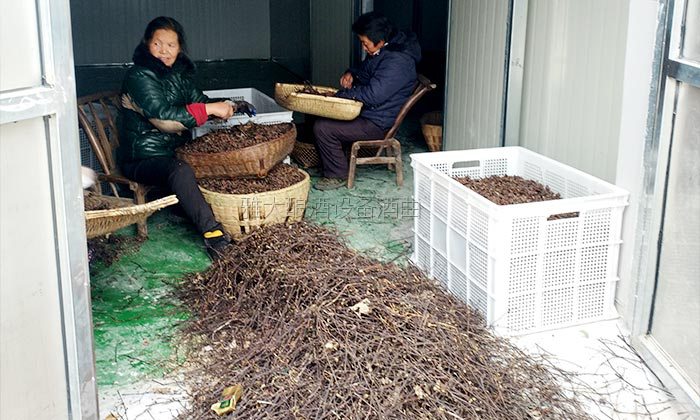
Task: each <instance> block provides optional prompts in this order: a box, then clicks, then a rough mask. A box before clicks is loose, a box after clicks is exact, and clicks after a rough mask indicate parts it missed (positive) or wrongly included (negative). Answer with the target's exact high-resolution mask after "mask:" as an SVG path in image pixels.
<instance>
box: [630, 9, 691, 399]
mask: <svg viewBox="0 0 700 420" xmlns="http://www.w3.org/2000/svg"><path fill="white" fill-rule="evenodd" d="M661 3H662V6H666V8H665V9H663V10H665V11H666V14H667V17H666V20H665V22H664V21H663V20H662V21H661V24H662V25H665V29H666V31H665V36H662V37H661V38H662V41H663V46H664V51H663V58H662V68H663V70H662V74H661V81H660V89H659V98H660V102H659V104H660V105H659V108H658V109H657V112H658V115H657V122H656V127H655V130H656V132H655V134H654V136H655V140H656V141H658V153H655V152H656V151H654V150H650V151H648V152H647V155H646V156H645V160H646V162H645V167H648V168H650V169H649V170H648V172H647V179H648V180H649V183H648V184H647V185H646V186H645V187H646V188H647V190H648V191H652V193H649V194H648V198H647V202H646V203H645V206H646V207H647V208H650V209H651V222H650V223H649V224H648V225H645V223H646V222H645V221H644V220H642V221H640V222H639V223H640V228H639V229H638V230H639V231H643V233H644V234H645V236H647V235H648V239H647V241H646V255H644V258H645V259H644V260H645V261H648V263H647V268H646V270H645V273H646V275H643V276H642V278H640V280H639V287H638V291H639V292H638V303H637V305H636V310H635V314H634V318H635V319H634V325H633V343H634V345H635V347H636V348H637V349H638V350H639V352H640V353H641V354H642V356H643V357H644V359H645V360H646V361H647V363H648V364H649V365H650V366H651V367H652V369H653V370H654V372H655V373H656V374H657V375H659V377H660V378H661V379H662V381H663V382H664V384H665V385H666V386H667V387H668V388H669V389H670V390H671V391H673V392H674V395H675V396H676V397H677V398H679V399H680V400H681V401H683V402H685V403H686V404H688V405H690V406H695V409H696V410H700V358H699V357H698V356H699V354H700V327H699V325H700V217H699V216H698V215H699V214H700V1H699V0H675V1H673V0H668V1H666V2H661ZM664 3H665V4H664ZM654 173H655V176H654ZM654 178H655V179H654Z"/></svg>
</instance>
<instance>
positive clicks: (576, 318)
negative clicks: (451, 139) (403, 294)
mask: <svg viewBox="0 0 700 420" xmlns="http://www.w3.org/2000/svg"><path fill="white" fill-rule="evenodd" d="M411 166H412V167H413V170H414V198H415V201H416V202H417V204H418V205H419V207H418V210H419V211H418V217H417V218H416V220H415V226H414V230H415V233H414V254H413V261H414V262H415V263H416V264H417V265H418V267H420V268H421V269H422V270H424V271H425V272H426V273H427V274H428V275H430V276H432V277H434V278H435V279H437V280H438V281H440V282H441V283H442V284H443V285H444V286H445V287H446V288H447V289H448V290H449V291H450V292H452V293H453V294H455V295H456V296H457V297H458V298H460V299H461V300H463V301H464V302H466V303H468V304H469V305H471V306H472V307H474V308H475V309H477V310H478V311H479V312H481V313H482V314H483V315H484V317H485V318H486V321H487V323H488V324H489V325H492V326H493V327H494V328H495V329H496V330H497V331H499V332H500V333H503V334H521V333H526V332H534V331H540V330H546V329H553V328H560V327H565V326H570V325H576V324H581V323H585V322H590V321H597V320H603V319H611V318H615V317H617V312H616V310H615V306H614V298H615V286H616V282H617V280H618V277H617V266H618V256H619V247H620V244H621V242H622V241H621V230H622V213H623V210H624V208H625V206H626V205H627V199H628V196H629V193H628V192H627V191H625V190H623V189H621V188H619V187H616V186H615V185H612V184H610V183H608V182H605V181H602V180H600V179H598V178H595V177H593V176H591V175H588V174H586V173H584V172H581V171H579V170H577V169H574V168H572V167H570V166H567V165H564V164H562V163H559V162H557V161H555V160H552V159H549V158H547V157H545V156H542V155H539V154H537V153H534V152H532V151H529V150H527V149H524V148H522V147H501V148H493V149H478V150H465V151H453V152H435V153H419V154H412V155H411ZM492 175H518V176H521V177H523V178H526V179H530V180H534V181H537V182H540V183H541V184H544V185H547V186H549V188H550V189H552V190H553V191H555V192H558V193H559V194H560V195H561V196H562V199H561V200H551V201H544V202H536V203H527V204H513V205H507V206H501V205H497V204H495V203H493V202H491V201H489V200H488V199H486V198H484V197H482V196H481V195H479V194H478V193H476V192H474V191H472V190H470V189H468V188H467V187H465V186H463V185H462V184H460V183H459V182H457V181H456V180H454V179H453V177H462V176H470V177H473V178H483V177H488V176H492ZM576 212H577V213H578V216H577V217H570V218H563V219H556V220H547V219H548V218H549V217H550V216H551V215H555V214H561V213H576Z"/></svg>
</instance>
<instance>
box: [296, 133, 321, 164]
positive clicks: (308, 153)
mask: <svg viewBox="0 0 700 420" xmlns="http://www.w3.org/2000/svg"><path fill="white" fill-rule="evenodd" d="M292 159H294V160H295V161H296V162H297V163H299V164H300V165H301V166H302V167H303V168H313V167H314V166H318V165H320V164H321V158H320V157H319V155H318V151H317V150H316V145H315V144H313V143H304V142H302V141H299V140H297V141H295V142H294V150H292Z"/></svg>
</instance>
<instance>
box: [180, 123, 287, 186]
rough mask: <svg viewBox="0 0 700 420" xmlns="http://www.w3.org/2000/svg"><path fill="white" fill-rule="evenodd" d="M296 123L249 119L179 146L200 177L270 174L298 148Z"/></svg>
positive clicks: (181, 154)
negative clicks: (245, 122)
mask: <svg viewBox="0 0 700 420" xmlns="http://www.w3.org/2000/svg"><path fill="white" fill-rule="evenodd" d="M295 139H296V127H294V124H292V123H284V124H272V125H260V124H254V123H248V124H244V125H239V126H235V127H232V128H229V129H225V130H217V131H213V132H211V133H208V134H206V135H204V136H202V137H199V138H197V139H196V140H194V141H192V142H191V143H189V144H187V145H185V146H183V147H180V148H179V149H178V150H177V157H178V158H179V159H182V160H184V161H185V162H187V163H189V164H190V166H192V169H193V170H194V173H195V176H196V177H197V178H217V177H224V178H235V177H239V176H251V175H252V176H259V177H263V176H265V175H267V172H268V171H269V170H270V169H271V168H272V167H273V166H275V165H276V164H278V163H279V162H281V161H282V159H284V158H285V157H286V156H287V155H289V154H290V153H291V152H292V149H293V148H294V140H295Z"/></svg>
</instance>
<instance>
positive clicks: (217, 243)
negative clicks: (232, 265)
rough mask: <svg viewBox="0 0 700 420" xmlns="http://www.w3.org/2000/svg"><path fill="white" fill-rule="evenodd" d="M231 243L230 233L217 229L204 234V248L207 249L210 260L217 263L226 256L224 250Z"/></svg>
mask: <svg viewBox="0 0 700 420" xmlns="http://www.w3.org/2000/svg"><path fill="white" fill-rule="evenodd" d="M230 243H231V237H230V236H229V234H228V233H226V232H222V231H221V230H220V229H215V230H212V231H209V232H206V233H204V246H205V248H206V249H207V253H208V254H209V258H211V260H212V261H216V260H218V259H219V258H221V257H222V256H223V255H224V250H225V249H226V247H227V246H228V245H229V244H230Z"/></svg>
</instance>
